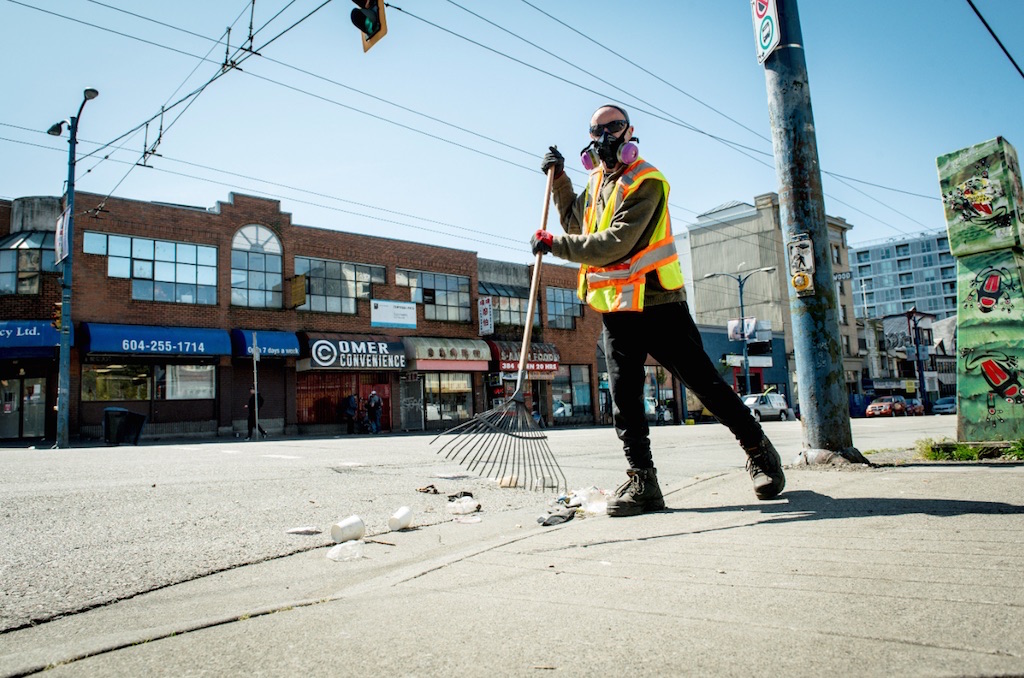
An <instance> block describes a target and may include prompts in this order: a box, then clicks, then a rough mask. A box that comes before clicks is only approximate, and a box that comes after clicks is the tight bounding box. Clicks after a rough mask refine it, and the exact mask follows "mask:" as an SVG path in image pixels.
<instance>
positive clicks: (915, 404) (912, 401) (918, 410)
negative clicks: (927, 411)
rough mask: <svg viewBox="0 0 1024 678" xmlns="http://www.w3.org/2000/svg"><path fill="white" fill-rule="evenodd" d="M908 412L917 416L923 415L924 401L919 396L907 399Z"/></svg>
mask: <svg viewBox="0 0 1024 678" xmlns="http://www.w3.org/2000/svg"><path fill="white" fill-rule="evenodd" d="M907 414H910V415H913V416H915V417H923V416H924V403H922V402H921V401H920V400H918V399H917V398H909V399H907Z"/></svg>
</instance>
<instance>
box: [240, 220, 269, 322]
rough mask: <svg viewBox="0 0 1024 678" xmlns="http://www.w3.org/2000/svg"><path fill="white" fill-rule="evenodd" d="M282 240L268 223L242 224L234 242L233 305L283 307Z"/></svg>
mask: <svg viewBox="0 0 1024 678" xmlns="http://www.w3.org/2000/svg"><path fill="white" fill-rule="evenodd" d="M281 274H282V269H281V241H280V240H278V239H277V236H276V235H274V232H273V231H271V230H270V229H269V228H267V227H266V226H260V225H258V224H251V225H249V226H243V227H242V228H240V229H238V232H237V233H235V237H234V239H233V240H232V241H231V305H232V306H249V307H252V308H281V282H282V275H281Z"/></svg>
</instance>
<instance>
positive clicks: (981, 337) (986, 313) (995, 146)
mask: <svg viewBox="0 0 1024 678" xmlns="http://www.w3.org/2000/svg"><path fill="white" fill-rule="evenodd" d="M936 165H937V167H938V170H939V186H940V188H941V189H942V202H943V205H944V206H945V213H946V228H947V230H948V232H949V249H950V251H951V252H952V253H953V256H955V257H956V258H957V302H958V306H957V316H956V329H957V342H956V343H957V375H956V390H957V401H958V402H957V439H958V440H959V441H961V442H984V441H992V440H1019V439H1021V438H1024V387H1022V384H1021V381H1022V375H1021V367H1020V366H1021V365H1024V281H1022V279H1021V273H1022V271H1024V254H1022V250H1021V249H1020V248H1021V246H1022V245H1024V191H1022V190H1021V178H1020V165H1019V164H1018V162H1017V151H1016V150H1014V148H1013V146H1012V145H1010V143H1009V142H1008V141H1006V139H1004V138H1002V137H996V138H995V139H991V140H989V141H986V142H984V143H981V144H977V145H976V146H971V147H969V148H964V149H961V150H959V151H956V152H954V153H948V154H946V155H942V156H939V158H938V159H937V160H936Z"/></svg>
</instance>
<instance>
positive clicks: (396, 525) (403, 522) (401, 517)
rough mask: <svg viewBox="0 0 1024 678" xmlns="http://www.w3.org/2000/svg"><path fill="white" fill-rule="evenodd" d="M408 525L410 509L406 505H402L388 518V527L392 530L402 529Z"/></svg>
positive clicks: (410, 516)
mask: <svg viewBox="0 0 1024 678" xmlns="http://www.w3.org/2000/svg"><path fill="white" fill-rule="evenodd" d="M410 525H412V509H411V508H409V507H408V506H402V507H401V508H399V509H398V510H397V511H395V512H394V513H393V514H392V515H391V517H390V518H388V529H389V530H391V531H392V532H398V531H399V530H404V529H405V528H407V527H409V526H410Z"/></svg>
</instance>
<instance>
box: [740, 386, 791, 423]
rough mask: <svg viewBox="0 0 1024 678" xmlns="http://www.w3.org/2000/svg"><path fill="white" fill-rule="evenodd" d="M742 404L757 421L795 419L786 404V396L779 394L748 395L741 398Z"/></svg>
mask: <svg viewBox="0 0 1024 678" xmlns="http://www.w3.org/2000/svg"><path fill="white" fill-rule="evenodd" d="M743 404H744V405H746V406H747V407H748V408H749V409H750V413H751V414H752V415H754V419H756V420H757V421H761V420H762V419H778V420H779V421H786V420H787V419H795V417H794V416H793V411H792V410H790V409H789V405H788V404H787V403H786V396H784V395H782V394H781V393H750V394H747V395H745V396H743Z"/></svg>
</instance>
